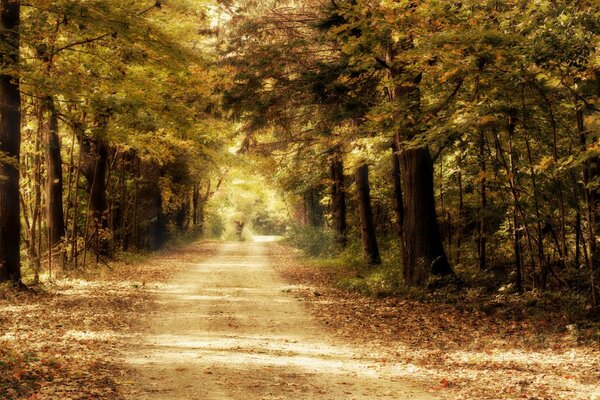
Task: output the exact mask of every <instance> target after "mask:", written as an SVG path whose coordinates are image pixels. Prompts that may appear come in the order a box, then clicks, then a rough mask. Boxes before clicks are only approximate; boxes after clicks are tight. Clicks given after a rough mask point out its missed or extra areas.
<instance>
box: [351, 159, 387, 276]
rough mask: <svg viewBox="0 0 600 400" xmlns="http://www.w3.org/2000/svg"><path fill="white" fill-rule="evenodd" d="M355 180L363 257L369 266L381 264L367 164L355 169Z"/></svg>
mask: <svg viewBox="0 0 600 400" xmlns="http://www.w3.org/2000/svg"><path fill="white" fill-rule="evenodd" d="M355 179H356V193H357V198H358V210H359V214H360V236H361V240H362V247H363V255H364V258H365V261H366V262H367V263H368V264H369V265H377V264H381V256H380V255H379V247H378V246H377V235H376V233H375V224H374V222H373V210H372V209H371V188H370V186H369V166H368V165H367V164H362V165H361V166H359V167H358V168H357V169H356V174H355Z"/></svg>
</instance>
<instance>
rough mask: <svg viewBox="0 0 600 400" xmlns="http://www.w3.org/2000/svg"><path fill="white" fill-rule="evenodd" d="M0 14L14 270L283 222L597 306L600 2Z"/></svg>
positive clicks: (460, 282) (410, 268)
mask: <svg viewBox="0 0 600 400" xmlns="http://www.w3.org/2000/svg"><path fill="white" fill-rule="evenodd" d="M0 11H1V14H2V32H1V37H2V47H1V48H0V56H1V58H2V71H1V76H0V81H1V89H0V90H1V98H2V102H1V104H0V114H1V118H0V122H1V125H0V127H1V129H0V146H1V153H0V154H1V157H2V158H1V159H0V161H1V162H2V169H1V173H2V179H1V180H0V239H1V240H0V280H2V281H13V282H15V283H20V282H21V280H22V278H21V275H22V273H21V272H22V271H25V272H26V275H27V277H28V278H27V281H28V282H29V281H31V279H33V281H34V282H37V281H38V280H39V275H40V273H41V272H42V271H46V273H49V274H52V273H53V272H57V271H58V272H60V273H68V271H70V270H75V269H77V268H80V267H82V266H83V267H85V266H87V265H88V264H90V263H92V264H94V263H95V264H102V263H107V262H108V261H109V260H110V259H111V258H114V257H116V256H117V255H118V254H119V253H121V252H123V251H129V250H136V249H137V250H144V249H159V248H161V247H162V246H163V245H164V244H165V242H166V241H167V240H169V238H172V237H174V236H177V235H179V234H180V233H185V234H196V235H217V236H219V235H221V234H222V233H223V232H227V231H228V230H229V231H233V232H235V235H237V237H238V238H239V239H243V238H244V234H245V232H248V231H250V230H252V229H254V231H256V232H260V233H276V234H281V233H282V232H283V230H284V227H285V225H286V224H287V225H288V231H289V232H292V233H291V235H292V236H294V235H296V236H298V235H300V236H301V235H302V234H303V233H302V232H304V233H306V232H309V234H310V235H312V241H313V242H317V244H318V245H320V246H321V249H320V250H323V248H325V247H326V245H327V243H329V241H331V247H328V248H327V250H326V251H329V250H331V249H332V248H334V249H335V251H337V252H347V253H348V252H349V253H350V254H354V255H355V256H356V257H355V258H356V259H355V260H354V262H355V263H358V264H360V263H361V261H360V258H361V257H362V258H364V262H365V263H366V264H368V265H373V266H375V265H378V264H381V263H382V262H383V263H384V264H385V265H386V268H392V269H394V270H396V271H401V276H402V282H399V283H400V284H404V285H407V286H415V287H425V286H428V285H429V286H431V287H434V286H438V285H442V286H444V285H454V286H457V287H459V288H460V287H464V286H469V285H483V286H485V287H486V288H488V289H492V290H497V289H502V290H508V291H509V292H512V291H514V292H523V291H554V292H565V293H567V292H568V293H570V294H571V295H573V296H580V297H581V298H584V299H585V302H587V304H589V307H590V310H591V311H592V312H593V311H597V309H598V307H600V299H599V298H598V296H599V295H600V290H599V289H600V286H599V283H598V279H599V276H600V248H599V246H598V239H597V238H598V231H599V230H600V186H599V185H600V178H599V176H598V174H599V168H598V165H597V163H598V148H597V147H598V146H597V141H598V134H599V130H598V129H599V122H598V121H600V119H599V113H598V111H599V110H598V107H600V99H599V98H600V61H599V60H600V59H599V53H598V33H599V31H600V14H599V11H598V8H597V7H594V4H593V2H592V1H580V2H568V1H537V2H526V1H504V2H499V1H495V0H494V1H492V0H490V1H461V2H453V1H450V2H436V1H378V2H375V1H312V0H311V1H306V2H302V3H301V4H300V3H297V2H260V3H257V2H250V1H248V2H245V1H240V2H232V1H221V2H217V3H214V4H213V3H210V2H204V1H188V2H176V1H173V2H170V1H167V2H164V3H163V2H160V1H157V2H154V3H152V2H147V1H128V2H112V1H89V2H74V1H67V0H65V1H59V2H48V1H43V0H39V1H37V0H36V1H33V2H28V3H26V4H25V3H23V4H20V3H19V2H18V1H12V0H6V1H3V2H2V5H1V7H0ZM170 21H176V23H170ZM192 32H193V33H192ZM232 168H233V170H232ZM252 173H254V175H255V177H254V178H252V179H255V181H253V183H246V184H243V181H244V180H246V181H247V180H248V176H249V175H251V174H252ZM238 175H239V176H238ZM261 175H262V177H260V176H261ZM224 181H225V183H226V184H229V185H230V186H231V187H232V188H233V189H231V188H230V189H227V190H229V191H228V192H227V193H228V194H227V195H226V196H225V195H221V196H219V194H220V193H221V192H222V190H223V188H222V184H223V182H224ZM236 185H237V186H236ZM244 185H245V186H244ZM269 185H270V186H272V187H273V188H275V189H276V190H277V191H278V192H279V195H280V197H281V198H282V199H283V201H282V202H281V201H280V203H279V206H278V207H279V208H278V210H279V211H278V214H277V215H274V214H273V212H272V211H273V210H274V209H275V208H277V207H275V208H274V207H272V206H267V205H266V203H267V201H266V200H265V199H267V197H269V196H270V197H271V198H272V197H273V196H272V195H273V193H272V192H269V193H270V194H268V195H267V194H265V193H266V192H264V190H265V189H264V188H265V187H267V186H269ZM17 187H18V190H17ZM261 190H263V192H261ZM253 191H254V192H261V193H263V194H262V195H260V196H256V195H255V196H254V197H253V196H251V195H250V194H251V193H252V192H253ZM232 196H233V197H232ZM236 196H237V197H236ZM261 196H262V197H261ZM265 196H266V197H265ZM211 201H212V202H211ZM209 203H210V204H212V205H211V206H210V207H211V209H210V210H208V209H207V207H208V204H209ZM282 204H283V205H285V210H286V212H285V214H287V216H284V215H283V214H284V213H283V211H282V210H283V206H282ZM223 210H227V213H228V216H227V217H225V216H223V215H219V212H220V211H223ZM221 214H222V213H221ZM286 219H287V220H288V221H287V222H286V221H285V220H286ZM358 243H360V245H359V247H360V251H355V249H356V248H357V245H356V244H358ZM317 247H319V246H317ZM318 251H319V249H317V253H318ZM352 252H354V253H352ZM21 254H22V255H23V256H22V257H20V255H21ZM361 254H362V255H361ZM488 278H489V279H488ZM486 279H488V280H487V281H486ZM432 285H433V286H432Z"/></svg>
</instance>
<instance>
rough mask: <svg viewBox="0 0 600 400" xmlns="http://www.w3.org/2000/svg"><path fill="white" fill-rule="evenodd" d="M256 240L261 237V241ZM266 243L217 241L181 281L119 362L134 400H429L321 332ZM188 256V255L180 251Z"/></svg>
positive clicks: (163, 294) (165, 293) (388, 369)
mask: <svg viewBox="0 0 600 400" xmlns="http://www.w3.org/2000/svg"><path fill="white" fill-rule="evenodd" d="M259 240H260V238H259ZM268 246H269V243H267V242H265V241H256V242H246V243H224V244H222V245H220V248H219V250H218V252H217V255H216V256H214V257H211V258H210V259H205V260H202V259H200V256H199V262H198V263H197V264H193V265H192V266H191V267H190V268H187V270H186V271H185V272H182V273H180V274H178V275H177V276H176V277H175V278H174V279H173V280H172V281H171V282H170V283H169V284H168V285H167V286H165V287H164V290H161V291H160V293H157V295H158V304H159V309H158V310H157V311H156V313H155V314H153V315H152V316H149V317H147V318H146V320H144V325H145V326H146V327H147V329H146V330H145V331H144V333H143V335H142V340H141V343H140V344H139V345H135V346H132V347H131V349H130V350H129V352H128V354H127V355H126V365H127V366H128V367H131V368H133V370H134V373H135V378H134V382H135V383H132V384H131V385H128V386H129V388H128V390H127V391H128V393H127V394H126V398H131V399H161V400H163V399H164V400H166V399H186V400H192V399H198V400H200V399H202V400H209V399H244V400H252V399H432V398H433V397H432V396H431V395H430V394H428V393H427V392H425V391H424V390H420V389H418V388H417V387H415V386H412V385H411V384H409V383H407V382H406V381H405V379H404V378H400V377H399V376H398V374H396V373H395V372H394V371H395V370H396V371H397V368H401V366H395V365H382V364H380V363H378V362H377V361H376V356H375V355H371V356H369V355H364V354H360V352H359V351H358V350H354V349H352V348H350V347H349V346H348V345H345V344H344V343H341V342H340V341H339V340H337V339H335V338H333V337H331V336H330V335H328V334H327V333H325V331H324V330H323V329H322V328H320V327H319V326H318V325H317V323H316V322H314V321H313V320H312V318H311V317H310V316H309V315H308V313H307V312H306V311H305V310H304V309H303V307H302V306H301V304H300V303H299V302H298V300H297V299H295V298H294V297H293V295H292V294H290V293H287V292H288V290H286V284H285V283H284V282H283V281H282V280H281V279H280V277H279V276H278V275H277V273H276V272H275V271H274V270H273V268H272V267H271V264H270V259H269V255H268V253H269V251H268ZM187 251H189V249H187Z"/></svg>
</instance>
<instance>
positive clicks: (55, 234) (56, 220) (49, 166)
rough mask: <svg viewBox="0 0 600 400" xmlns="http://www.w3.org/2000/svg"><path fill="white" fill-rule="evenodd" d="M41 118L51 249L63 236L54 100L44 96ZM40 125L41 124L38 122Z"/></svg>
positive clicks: (59, 160)
mask: <svg viewBox="0 0 600 400" xmlns="http://www.w3.org/2000/svg"><path fill="white" fill-rule="evenodd" d="M41 108H42V112H41V113H40V114H41V116H44V117H45V118H44V120H45V121H47V126H46V127H45V129H44V144H45V146H46V174H47V179H46V213H47V214H46V215H47V221H46V222H47V224H48V231H49V232H51V235H50V243H51V245H52V247H56V246H58V245H59V244H60V243H61V242H62V240H63V238H64V236H65V216H64V213H63V171H62V157H61V154H60V138H59V136H58V115H57V113H56V107H55V105H54V99H53V98H52V97H51V96H46V97H45V98H44V99H43V100H42V107H41ZM40 123H43V122H42V121H40Z"/></svg>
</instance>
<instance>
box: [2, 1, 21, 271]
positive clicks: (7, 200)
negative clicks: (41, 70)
mask: <svg viewBox="0 0 600 400" xmlns="http://www.w3.org/2000/svg"><path fill="white" fill-rule="evenodd" d="M20 8H21V3H20V1H19V0H1V1H0V23H1V25H0V30H1V31H0V67H1V68H2V70H1V72H0V282H2V281H12V282H20V280H21V267H20V252H21V249H20V247H19V246H20V237H21V216H20V215H21V213H20V206H19V169H18V165H19V160H20V148H21V94H20V92H19V77H18V75H16V74H18V72H17V71H18V70H19V65H20V63H19V54H20V49H19V45H20V34H19V26H20Z"/></svg>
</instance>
